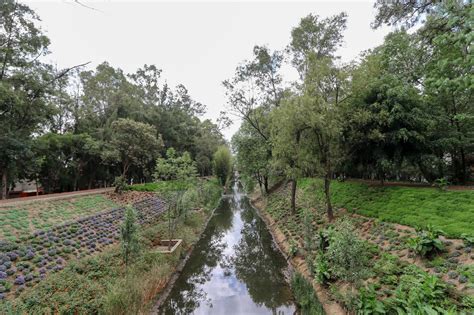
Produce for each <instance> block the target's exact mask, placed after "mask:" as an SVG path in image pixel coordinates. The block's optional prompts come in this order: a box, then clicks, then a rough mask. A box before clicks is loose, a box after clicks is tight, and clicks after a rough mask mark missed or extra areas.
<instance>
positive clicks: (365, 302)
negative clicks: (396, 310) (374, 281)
mask: <svg viewBox="0 0 474 315" xmlns="http://www.w3.org/2000/svg"><path fill="white" fill-rule="evenodd" d="M357 314H363V315H375V314H386V309H385V305H384V303H383V302H381V301H380V300H379V298H378V296H377V292H376V290H375V288H374V286H373V285H370V286H368V287H366V288H361V289H360V290H359V298H358V303H357Z"/></svg>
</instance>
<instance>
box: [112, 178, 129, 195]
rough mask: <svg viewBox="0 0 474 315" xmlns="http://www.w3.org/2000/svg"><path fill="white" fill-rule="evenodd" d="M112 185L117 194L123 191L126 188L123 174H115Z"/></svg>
mask: <svg viewBox="0 0 474 315" xmlns="http://www.w3.org/2000/svg"><path fill="white" fill-rule="evenodd" d="M114 186H115V192H116V193H117V194H121V193H123V192H124V191H125V190H127V181H126V180H125V178H124V177H123V176H117V177H115V180H114Z"/></svg>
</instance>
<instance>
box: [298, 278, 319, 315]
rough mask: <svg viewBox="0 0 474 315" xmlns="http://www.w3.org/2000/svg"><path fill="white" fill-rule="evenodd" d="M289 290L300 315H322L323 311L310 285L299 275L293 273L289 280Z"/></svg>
mask: <svg viewBox="0 0 474 315" xmlns="http://www.w3.org/2000/svg"><path fill="white" fill-rule="evenodd" d="M291 289H292V291H293V294H294V296H295V299H296V302H297V303H298V305H299V306H300V309H301V314H302V315H324V314H325V313H324V309H323V307H322V305H321V302H319V300H318V298H317V297H316V294H315V292H314V289H313V286H312V285H311V283H310V282H309V281H308V280H306V279H305V278H304V277H303V276H302V275H301V274H299V273H295V274H294V275H293V278H292V279H291Z"/></svg>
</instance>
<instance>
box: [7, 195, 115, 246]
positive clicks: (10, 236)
mask: <svg viewBox="0 0 474 315" xmlns="http://www.w3.org/2000/svg"><path fill="white" fill-rule="evenodd" d="M116 206H117V204H116V203H115V202H113V201H112V200H109V199H108V198H106V197H105V196H104V195H101V194H98V195H90V196H78V197H74V198H69V199H61V200H51V201H36V202H29V203H28V202H25V203H22V204H20V205H10V206H9V205H4V206H0V240H9V241H15V240H17V239H18V238H20V237H21V236H25V235H26V234H28V233H33V232H34V231H36V230H45V229H48V228H51V227H53V226H54V225H57V224H60V223H64V222H66V221H72V220H74V219H77V218H80V217H83V216H87V215H91V214H94V213H98V212H101V211H104V210H108V209H110V208H113V207H116Z"/></svg>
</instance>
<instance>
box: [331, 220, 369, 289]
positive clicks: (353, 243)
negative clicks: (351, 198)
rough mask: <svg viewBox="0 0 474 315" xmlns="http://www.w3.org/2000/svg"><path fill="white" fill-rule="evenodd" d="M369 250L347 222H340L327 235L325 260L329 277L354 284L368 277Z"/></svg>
mask: <svg viewBox="0 0 474 315" xmlns="http://www.w3.org/2000/svg"><path fill="white" fill-rule="evenodd" d="M368 252H369V248H368V246H367V244H366V243H365V242H363V241H362V240H360V239H359V238H358V237H357V235H356V233H355V232H354V226H353V225H352V223H351V222H350V221H348V220H343V221H340V222H339V223H338V224H337V225H336V227H335V229H334V230H332V231H331V232H330V234H329V245H328V247H327V249H326V252H325V258H326V259H327V262H328V265H329V266H330V273H331V277H333V278H336V279H341V280H344V281H350V282H355V281H357V280H360V279H363V278H365V277H367V276H368V275H369V269H368V265H369V257H368V256H367V253H368Z"/></svg>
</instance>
